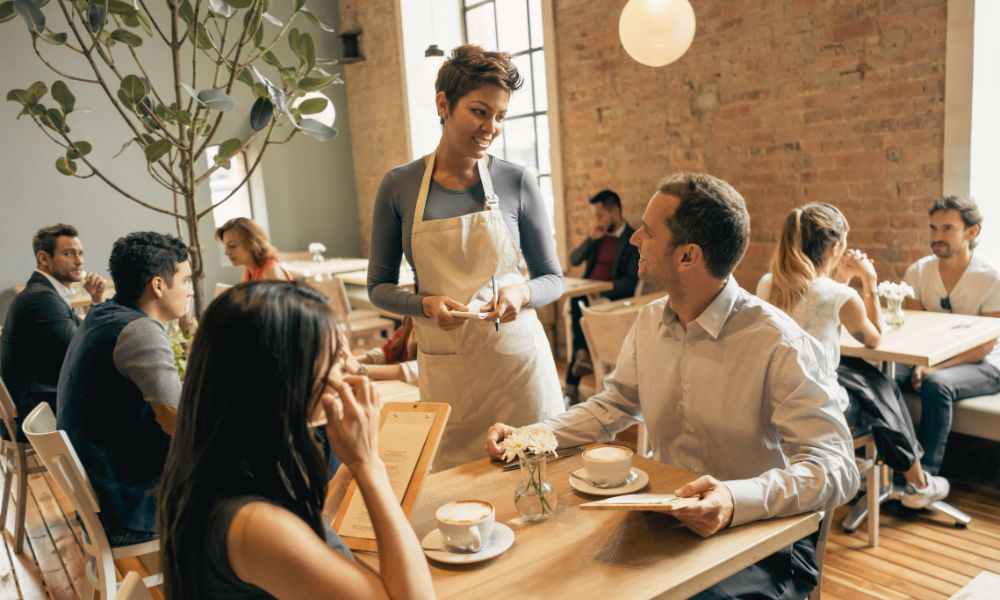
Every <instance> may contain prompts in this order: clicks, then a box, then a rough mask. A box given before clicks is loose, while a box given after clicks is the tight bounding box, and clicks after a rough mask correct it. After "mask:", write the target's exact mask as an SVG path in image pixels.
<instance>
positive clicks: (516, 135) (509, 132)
mask: <svg viewBox="0 0 1000 600" xmlns="http://www.w3.org/2000/svg"><path fill="white" fill-rule="evenodd" d="M505 123H506V124H505V125H504V132H503V137H504V141H505V142H506V147H507V152H506V156H505V158H506V159H507V160H509V161H511V162H514V163H517V164H519V165H522V166H524V167H527V168H528V170H529V171H531V173H532V174H533V175H537V170H538V165H537V163H536V161H535V123H534V119H533V118H532V117H522V118H520V119H507V121H506V122H505Z"/></svg>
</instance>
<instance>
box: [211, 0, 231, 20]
mask: <svg viewBox="0 0 1000 600" xmlns="http://www.w3.org/2000/svg"><path fill="white" fill-rule="evenodd" d="M208 10H210V11H212V12H214V13H215V14H217V15H219V16H220V17H222V18H224V19H228V18H229V17H231V16H233V15H235V14H236V11H235V10H233V7H231V6H229V5H228V4H226V2H225V0H208Z"/></svg>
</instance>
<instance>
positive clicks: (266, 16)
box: [261, 11, 285, 27]
mask: <svg viewBox="0 0 1000 600" xmlns="http://www.w3.org/2000/svg"><path fill="white" fill-rule="evenodd" d="M261 16H262V17H264V20H265V21H267V22H268V23H270V24H271V25H274V26H275V27H284V26H285V24H284V23H282V22H281V19H279V18H278V17H276V16H274V15H272V14H271V13H269V12H266V11H265V12H264V14H262V15H261Z"/></svg>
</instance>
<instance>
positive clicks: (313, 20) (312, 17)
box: [300, 8, 337, 33]
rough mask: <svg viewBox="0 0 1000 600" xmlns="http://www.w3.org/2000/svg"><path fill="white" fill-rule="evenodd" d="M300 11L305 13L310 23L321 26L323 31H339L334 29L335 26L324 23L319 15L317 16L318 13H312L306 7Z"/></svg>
mask: <svg viewBox="0 0 1000 600" xmlns="http://www.w3.org/2000/svg"><path fill="white" fill-rule="evenodd" d="M300 12H301V13H302V14H303V15H305V17H306V20H308V21H309V22H310V23H312V24H313V25H315V26H316V27H319V28H320V29H322V30H323V31H326V32H327V33H336V32H337V30H336V29H334V28H333V27H330V26H329V25H327V24H325V23H323V22H322V21H320V20H319V17H317V16H316V15H314V14H312V13H311V12H309V11H308V10H306V9H304V8H303V9H302V10H301V11H300Z"/></svg>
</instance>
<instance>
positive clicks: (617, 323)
mask: <svg viewBox="0 0 1000 600" xmlns="http://www.w3.org/2000/svg"><path fill="white" fill-rule="evenodd" d="M580 311H581V312H582V314H583V318H582V319H580V327H581V328H583V335H584V337H585V338H587V349H588V350H589V351H590V360H591V362H593V364H594V385H595V387H596V388H597V391H598V392H600V391H601V390H603V389H604V378H605V377H606V376H607V374H608V373H609V372H610V371H611V369H614V366H615V364H617V362H618V354H619V353H620V352H621V349H622V342H624V341H625V336H626V335H627V334H628V332H629V330H630V329H632V323H634V322H635V317H636V315H635V313H625V314H620V313H613V312H610V313H606V312H600V311H595V310H592V309H590V308H589V307H587V306H584V305H583V303H581V304H580ZM635 450H636V453H637V454H639V455H640V456H648V454H649V436H648V435H647V432H646V426H645V425H644V424H640V425H639V434H638V436H637V439H636V444H635Z"/></svg>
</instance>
